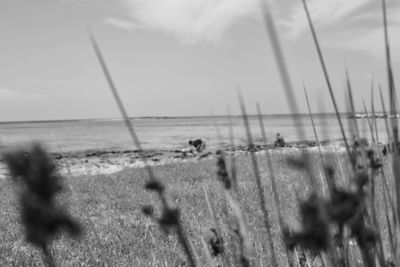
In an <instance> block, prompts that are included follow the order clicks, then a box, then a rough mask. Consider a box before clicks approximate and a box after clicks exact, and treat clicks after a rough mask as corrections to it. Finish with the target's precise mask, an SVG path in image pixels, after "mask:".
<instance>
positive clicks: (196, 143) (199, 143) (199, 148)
mask: <svg viewBox="0 0 400 267" xmlns="http://www.w3.org/2000/svg"><path fill="white" fill-rule="evenodd" d="M189 145H190V146H193V147H194V149H195V151H196V152H198V153H200V152H203V151H204V149H206V142H205V141H204V140H202V139H196V140H189Z"/></svg>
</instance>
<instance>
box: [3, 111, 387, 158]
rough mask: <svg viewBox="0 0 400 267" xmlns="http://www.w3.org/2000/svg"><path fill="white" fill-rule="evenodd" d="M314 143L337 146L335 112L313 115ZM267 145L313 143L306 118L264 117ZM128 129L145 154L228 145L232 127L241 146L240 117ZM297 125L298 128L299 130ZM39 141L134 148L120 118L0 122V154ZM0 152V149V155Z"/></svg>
mask: <svg viewBox="0 0 400 267" xmlns="http://www.w3.org/2000/svg"><path fill="white" fill-rule="evenodd" d="M341 118H342V122H343V126H344V128H345V134H346V136H347V137H348V138H352V137H353V133H354V131H353V130H352V127H351V125H352V124H351V122H352V120H351V119H349V118H348V116H347V115H346V114H342V115H341ZM313 119H314V123H315V128H316V133H317V136H318V138H319V140H331V141H332V142H338V143H340V142H342V134H341V131H340V127H339V124H338V121H337V118H336V115H335V114H314V115H313ZM248 121H249V125H250V129H251V134H252V136H253V139H254V140H255V141H257V140H260V139H261V138H262V135H261V128H260V125H259V119H258V116H255V115H249V120H248ZM262 121H263V123H264V128H265V132H266V138H267V142H268V143H273V142H274V140H275V135H276V134H277V133H280V134H281V136H283V137H284V139H285V141H286V142H298V141H303V140H315V134H314V131H313V127H312V123H311V118H310V116H309V115H308V114H307V115H295V116H292V115H263V116H262ZM376 121H377V126H378V127H377V129H378V136H379V139H380V141H381V142H382V143H385V142H387V132H386V127H385V122H384V119H377V120H376ZM131 122H132V125H133V127H134V129H135V131H136V133H137V136H138V137H139V140H140V143H141V146H142V148H143V149H144V150H159V151H163V150H165V151H174V150H181V149H185V148H187V147H188V141H189V140H193V139H198V138H201V139H203V140H204V141H205V142H206V144H207V148H208V149H217V148H219V147H221V146H224V145H228V144H230V141H229V137H230V134H229V132H230V131H229V128H230V125H231V126H232V132H233V136H234V143H235V145H241V144H246V143H247V139H246V131H245V127H244V121H243V118H242V116H231V117H228V116H203V117H145V118H132V119H131ZM357 124H358V128H359V131H360V132H361V136H363V137H365V138H368V139H371V134H370V128H369V127H370V126H369V124H368V121H367V119H365V118H364V119H357ZM299 125H302V127H299ZM32 142H41V143H42V144H44V145H45V146H46V147H47V149H48V150H49V151H50V152H55V153H57V152H82V151H93V150H95V151H124V150H134V149H137V147H136V146H135V144H134V143H133V141H132V139H131V136H130V135H129V132H128V130H127V128H126V126H125V123H124V121H123V120H122V119H118V118H117V119H115V118H114V119H85V120H65V121H27V122H2V123H0V150H2V151H6V150H8V149H12V148H14V147H21V146H22V147H23V146H26V145H28V144H30V143H32ZM0 152H1V151H0Z"/></svg>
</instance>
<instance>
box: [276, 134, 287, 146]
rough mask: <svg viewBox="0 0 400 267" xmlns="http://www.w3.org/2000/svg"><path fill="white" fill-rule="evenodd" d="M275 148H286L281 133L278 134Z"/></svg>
mask: <svg viewBox="0 0 400 267" xmlns="http://www.w3.org/2000/svg"><path fill="white" fill-rule="evenodd" d="M274 145H275V147H284V146H285V139H283V137H282V136H281V134H280V133H277V134H276V136H275V143H274Z"/></svg>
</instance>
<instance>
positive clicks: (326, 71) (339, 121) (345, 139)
mask: <svg viewBox="0 0 400 267" xmlns="http://www.w3.org/2000/svg"><path fill="white" fill-rule="evenodd" d="M302 2H303V7H304V10H305V12H306V15H307V20H308V24H309V26H310V30H311V34H312V37H313V40H314V44H315V48H316V49H317V53H318V58H319V60H320V63H321V67H322V70H323V72H324V77H325V81H326V85H327V86H328V89H329V94H330V96H331V101H332V104H333V107H334V109H335V114H336V118H337V120H338V123H339V127H340V132H341V133H342V137H343V141H344V144H345V146H346V151H347V154H348V156H349V159H351V152H350V147H349V144H348V142H347V138H346V134H345V132H344V127H343V123H342V119H341V118H340V114H339V109H338V106H337V104H336V99H335V95H334V93H333V88H332V85H331V82H330V79H329V75H328V70H327V68H326V64H325V61H324V57H323V56H322V52H321V48H320V45H319V42H318V38H317V34H316V32H315V29H314V25H313V22H312V20H311V16H310V12H309V11H308V6H307V3H306V0H302ZM353 167H354V166H353Z"/></svg>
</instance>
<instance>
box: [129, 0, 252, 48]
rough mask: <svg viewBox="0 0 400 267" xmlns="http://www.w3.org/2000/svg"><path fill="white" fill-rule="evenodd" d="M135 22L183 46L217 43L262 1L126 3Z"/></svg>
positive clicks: (137, 0)
mask: <svg viewBox="0 0 400 267" xmlns="http://www.w3.org/2000/svg"><path fill="white" fill-rule="evenodd" d="M122 1H123V3H124V4H125V6H126V7H127V8H128V9H129V12H130V15H131V17H132V19H133V21H134V22H135V24H138V25H140V26H142V27H145V28H150V29H156V30H160V31H162V32H165V33H168V34H173V35H176V36H177V37H178V38H179V39H180V40H181V41H182V42H185V43H195V42H198V41H215V40H218V39H220V38H221V36H222V34H223V33H224V31H225V30H227V29H228V28H229V27H230V26H231V25H232V24H233V23H234V22H235V21H237V20H238V19H241V18H243V17H246V16H249V15H251V14H254V13H256V14H257V15H258V9H257V5H258V0H122Z"/></svg>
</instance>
